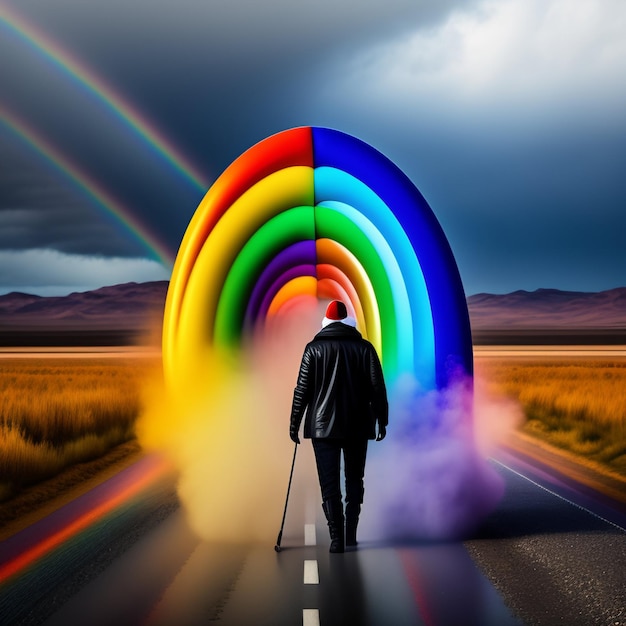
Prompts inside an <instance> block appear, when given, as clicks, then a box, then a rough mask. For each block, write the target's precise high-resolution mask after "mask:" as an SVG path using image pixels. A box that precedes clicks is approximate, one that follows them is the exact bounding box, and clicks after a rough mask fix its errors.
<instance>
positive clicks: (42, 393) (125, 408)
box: [0, 356, 158, 501]
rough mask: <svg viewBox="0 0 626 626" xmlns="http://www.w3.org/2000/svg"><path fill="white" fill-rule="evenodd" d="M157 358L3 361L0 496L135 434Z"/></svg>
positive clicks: (97, 454) (0, 376)
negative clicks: (144, 391) (145, 386)
mask: <svg viewBox="0 0 626 626" xmlns="http://www.w3.org/2000/svg"><path fill="white" fill-rule="evenodd" d="M157 363H158V359H156V358H155V357H136V356H135V357H119V358H118V357H115V358H113V357H94V358H90V357H86V358H75V357H74V358H62V357H59V358H46V359H40V360H38V359H35V358H6V357H5V358H3V359H2V360H0V501H1V500H3V499H6V498H7V497H10V496H12V495H14V494H15V493H16V492H18V491H19V490H20V489H22V488H23V487H25V486H28V485H32V484H34V483H37V482H39V481H41V480H44V479H47V478H50V477H51V476H54V475H56V474H58V473H59V472H60V471H62V470H63V469H64V468H66V467H68V466H70V465H73V464H75V463H80V462H84V461H89V460H91V459H94V458H97V457H100V456H102V455H103V454H105V453H106V452H107V451H109V450H110V449H111V448H113V447H115V446H117V445H119V444H120V443H123V442H126V441H129V440H130V439H132V438H133V437H134V436H135V433H134V426H135V421H136V418H137V416H138V415H139V412H140V409H141V393H142V383H143V381H144V380H145V379H146V376H147V375H148V374H149V373H150V372H151V371H153V368H155V367H156V366H157Z"/></svg>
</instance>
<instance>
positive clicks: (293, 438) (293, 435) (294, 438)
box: [289, 432, 300, 443]
mask: <svg viewBox="0 0 626 626" xmlns="http://www.w3.org/2000/svg"><path fill="white" fill-rule="evenodd" d="M289 437H290V439H291V441H293V442H294V443H300V437H298V433H297V432H291V433H289Z"/></svg>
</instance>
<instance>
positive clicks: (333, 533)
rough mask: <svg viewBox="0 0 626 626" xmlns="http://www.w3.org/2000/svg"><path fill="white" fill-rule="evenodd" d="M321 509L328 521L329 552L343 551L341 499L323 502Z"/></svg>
mask: <svg viewBox="0 0 626 626" xmlns="http://www.w3.org/2000/svg"><path fill="white" fill-rule="evenodd" d="M322 509H324V514H325V515H326V520H327V521H328V530H329V532H330V549H329V552H343V551H344V549H345V548H344V529H343V524H344V517H343V503H342V502H341V498H337V499H334V500H325V501H324V502H322Z"/></svg>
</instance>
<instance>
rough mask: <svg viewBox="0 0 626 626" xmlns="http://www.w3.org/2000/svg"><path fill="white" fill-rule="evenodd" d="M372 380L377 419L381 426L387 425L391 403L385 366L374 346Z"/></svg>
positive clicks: (373, 401)
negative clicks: (388, 398)
mask: <svg viewBox="0 0 626 626" xmlns="http://www.w3.org/2000/svg"><path fill="white" fill-rule="evenodd" d="M369 374H370V382H371V389H372V397H371V400H370V402H371V406H372V411H373V412H374V416H375V417H376V421H377V422H378V424H379V425H380V426H385V427H386V426H387V424H388V423H389V403H388V400H387V388H386V386H385V378H384V376H383V368H382V366H381V364H380V359H379V358H378V354H377V353H376V350H375V349H374V347H373V346H372V347H371V349H370V372H369Z"/></svg>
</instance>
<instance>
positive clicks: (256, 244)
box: [215, 206, 315, 347]
mask: <svg viewBox="0 0 626 626" xmlns="http://www.w3.org/2000/svg"><path fill="white" fill-rule="evenodd" d="M314 216H315V211H314V209H313V207H310V206H301V207H294V208H293V209H288V210H286V211H283V212H282V213H279V214H278V215H276V216H275V217H273V218H271V219H269V220H268V221H267V222H265V224H263V225H262V226H261V227H260V228H259V229H258V230H257V231H256V232H255V233H254V234H253V235H252V236H251V237H250V239H248V241H246V243H245V244H244V245H243V246H242V248H241V250H240V251H239V253H238V254H237V256H236V257H235V260H234V262H233V264H232V266H231V268H230V270H229V271H228V274H227V275H226V279H225V281H224V287H223V289H222V293H221V294H220V298H219V301H218V304H217V310H216V314H215V337H216V338H218V337H219V341H220V343H222V344H223V345H225V346H228V347H236V346H237V345H238V344H239V342H240V339H241V331H242V328H243V325H244V318H245V312H246V307H247V305H248V301H249V299H250V295H251V293H252V289H253V288H254V285H255V283H256V281H257V279H258V277H259V275H260V273H261V272H262V270H263V269H264V268H265V267H266V266H267V265H268V263H269V262H270V261H271V259H272V258H274V257H275V256H276V255H277V254H278V253H279V252H280V251H281V250H283V249H284V248H286V247H287V246H289V245H291V244H292V243H295V242H297V241H310V240H314V239H315V217H314Z"/></svg>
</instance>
